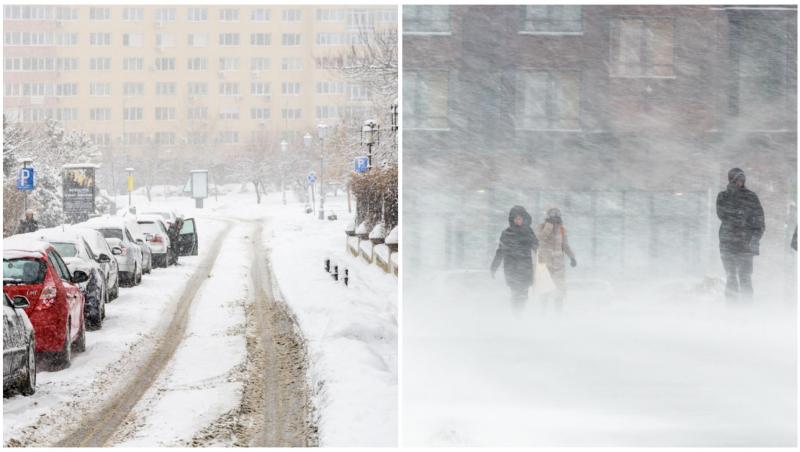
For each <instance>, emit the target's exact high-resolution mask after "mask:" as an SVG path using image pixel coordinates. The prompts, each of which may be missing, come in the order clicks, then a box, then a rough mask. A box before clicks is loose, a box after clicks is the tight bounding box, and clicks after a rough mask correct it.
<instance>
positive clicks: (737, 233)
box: [717, 168, 764, 300]
mask: <svg viewBox="0 0 800 452" xmlns="http://www.w3.org/2000/svg"><path fill="white" fill-rule="evenodd" d="M744 183H745V175H744V171H742V170H741V169H739V168H733V169H731V170H730V171H728V186H727V188H726V189H725V190H724V191H721V192H720V193H719V195H717V216H718V217H719V219H720V221H721V222H722V223H721V224H720V226H719V251H720V256H721V257H722V265H723V267H724V268H725V273H726V275H727V278H726V283H725V296H726V297H727V298H728V300H735V299H736V298H737V297H739V296H740V295H741V296H742V297H743V298H744V299H750V298H751V297H752V295H753V284H752V281H751V276H752V274H753V256H758V254H759V242H760V240H761V237H762V236H763V235H764V209H763V208H762V207H761V202H760V201H759V200H758V196H757V195H756V194H755V193H753V192H752V191H750V190H748V189H747V188H745V186H744Z"/></svg>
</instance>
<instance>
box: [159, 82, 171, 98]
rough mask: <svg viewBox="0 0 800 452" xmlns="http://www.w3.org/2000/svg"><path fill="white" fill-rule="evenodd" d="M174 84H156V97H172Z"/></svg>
mask: <svg viewBox="0 0 800 452" xmlns="http://www.w3.org/2000/svg"><path fill="white" fill-rule="evenodd" d="M175 94H176V87H175V82H156V96H174V95H175Z"/></svg>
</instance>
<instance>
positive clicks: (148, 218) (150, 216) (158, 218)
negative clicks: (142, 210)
mask: <svg viewBox="0 0 800 452" xmlns="http://www.w3.org/2000/svg"><path fill="white" fill-rule="evenodd" d="M136 221H137V222H140V223H141V222H142V221H147V222H153V221H162V222H163V221H164V217H162V216H161V215H158V214H140V215H138V217H137V218H136Z"/></svg>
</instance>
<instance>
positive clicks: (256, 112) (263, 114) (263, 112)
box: [250, 108, 269, 121]
mask: <svg viewBox="0 0 800 452" xmlns="http://www.w3.org/2000/svg"><path fill="white" fill-rule="evenodd" d="M250 119H255V120H259V121H266V120H268V119H269V108H251V109H250Z"/></svg>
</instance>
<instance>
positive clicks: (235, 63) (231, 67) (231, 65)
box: [219, 57, 239, 71]
mask: <svg viewBox="0 0 800 452" xmlns="http://www.w3.org/2000/svg"><path fill="white" fill-rule="evenodd" d="M219 70H220V71H238V70H239V57H220V59H219Z"/></svg>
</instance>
